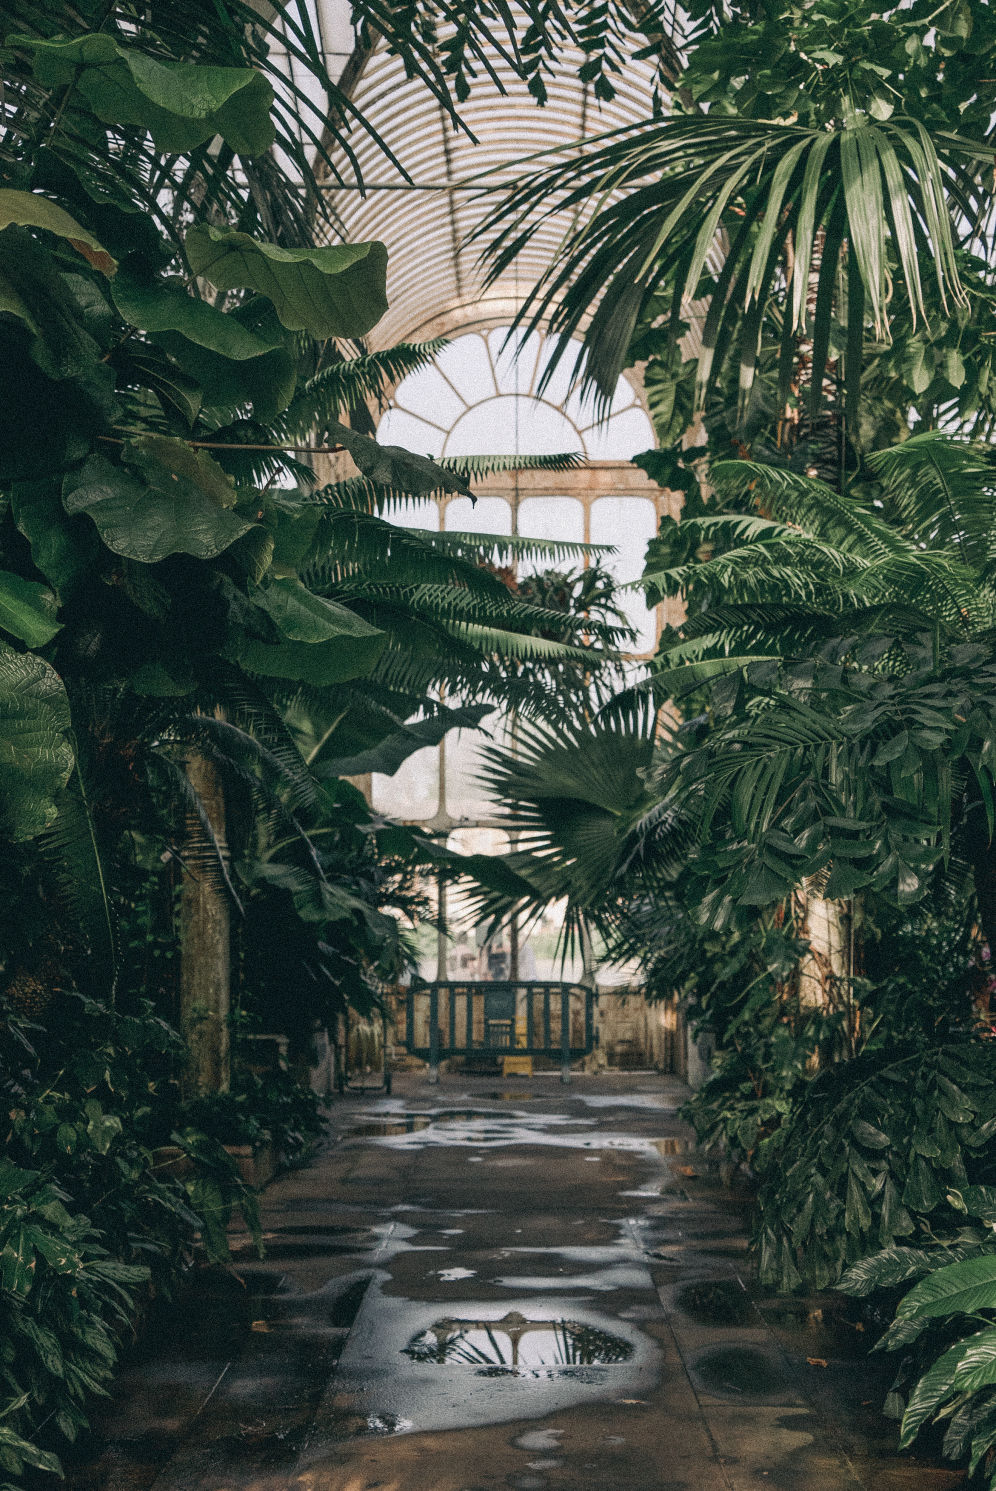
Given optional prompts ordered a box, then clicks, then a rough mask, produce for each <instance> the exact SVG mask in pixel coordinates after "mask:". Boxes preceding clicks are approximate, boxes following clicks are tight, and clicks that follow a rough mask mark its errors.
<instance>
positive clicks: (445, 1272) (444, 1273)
mask: <svg viewBox="0 0 996 1491" xmlns="http://www.w3.org/2000/svg"><path fill="white" fill-rule="evenodd" d="M476 1273H477V1269H476V1268H460V1267H459V1266H457V1267H456V1268H439V1269H437V1270H436V1277H437V1278H439V1279H442V1281H443V1283H444V1284H455V1283H456V1282H457V1281H458V1280H459V1279H472V1278H473V1277H474V1275H475V1274H476Z"/></svg>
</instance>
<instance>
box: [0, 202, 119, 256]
mask: <svg viewBox="0 0 996 1491" xmlns="http://www.w3.org/2000/svg"><path fill="white" fill-rule="evenodd" d="M11 223H16V224H18V226H20V227H22V228H44V229H45V231H46V232H48V233H55V234H56V235H57V236H58V237H59V238H65V239H66V240H67V241H68V242H69V243H70V244H71V245H72V247H73V248H74V249H76V251H77V253H79V254H82V256H83V258H84V259H86V260H87V262H88V263H89V264H92V265H93V267H94V269H99V270H100V272H101V274H106V275H107V276H111V275H113V274H114V273H115V271H116V269H117V262H116V260H115V259H114V258H112V256H111V255H110V254H109V253H108V252H107V250H106V249H105V248H104V246H103V245H102V244H101V243H100V242H98V240H97V239H96V238H95V237H94V236H93V234H92V233H90V232H88V231H87V229H86V228H83V227H81V226H80V224H79V223H78V222H77V221H76V219H75V218H74V217H72V216H71V215H70V214H69V213H68V212H67V211H66V210H65V208H64V207H60V206H59V205H58V203H57V202H52V201H50V200H49V198H48V197H42V196H39V195H38V193H37V192H21V191H15V190H14V189H13V188H11V187H3V188H0V232H2V231H3V229H4V228H8V227H10V225H11Z"/></svg>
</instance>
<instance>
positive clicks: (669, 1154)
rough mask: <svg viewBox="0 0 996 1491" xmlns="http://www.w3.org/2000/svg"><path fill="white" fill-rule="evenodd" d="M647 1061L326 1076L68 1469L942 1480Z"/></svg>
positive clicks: (164, 1486)
mask: <svg viewBox="0 0 996 1491" xmlns="http://www.w3.org/2000/svg"><path fill="white" fill-rule="evenodd" d="M683 1095H684V1093H683V1089H682V1088H681V1086H680V1084H678V1083H677V1082H675V1081H674V1080H673V1079H669V1078H664V1077H658V1076H649V1075H648V1076H645V1075H641V1074H615V1075H613V1076H611V1077H608V1076H607V1077H604V1078H600V1079H596V1078H585V1077H579V1078H578V1079H577V1080H576V1081H575V1082H573V1083H572V1084H571V1085H570V1086H569V1087H567V1088H564V1087H562V1086H561V1084H560V1083H559V1082H558V1081H556V1079H550V1078H545V1077H542V1078H541V1077H536V1078H533V1079H523V1078H517V1079H514V1080H513V1082H511V1083H510V1084H508V1085H507V1086H505V1085H503V1084H502V1083H501V1082H498V1081H497V1080H496V1079H495V1078H490V1079H488V1078H480V1077H478V1078H464V1077H457V1076H453V1077H444V1079H443V1082H442V1084H441V1085H440V1086H439V1087H435V1088H433V1087H429V1086H427V1085H426V1084H425V1083H424V1082H423V1081H422V1080H421V1079H416V1078H403V1079H399V1081H398V1082H397V1084H396V1087H395V1095H394V1096H393V1097H391V1098H383V1097H374V1096H366V1097H363V1096H355V1095H348V1096H347V1097H346V1098H345V1099H344V1100H343V1101H341V1102H340V1103H338V1104H337V1106H336V1110H335V1114H334V1131H333V1135H332V1138H331V1140H330V1142H329V1143H328V1144H327V1145H326V1146H324V1147H323V1149H322V1151H321V1152H320V1153H319V1154H318V1156H317V1157H316V1158H315V1159H314V1160H313V1161H312V1163H311V1164H310V1165H309V1166H308V1167H307V1168H305V1169H302V1170H299V1171H296V1172H292V1173H290V1174H288V1175H285V1176H283V1177H282V1178H281V1179H279V1180H278V1181H277V1182H275V1183H274V1184H273V1185H272V1186H271V1187H270V1188H269V1189H268V1191H267V1192H266V1194H265V1196H264V1200H263V1214H264V1227H265V1237H266V1247H267V1256H266V1259H265V1260H264V1261H257V1260H256V1259H255V1257H254V1256H253V1254H252V1252H251V1250H250V1249H249V1247H248V1246H247V1240H246V1239H245V1238H244V1237H236V1239H235V1247H236V1260H237V1261H236V1265H235V1268H234V1270H233V1271H231V1272H228V1273H226V1272H225V1271H222V1270H203V1271H199V1272H198V1274H197V1275H196V1276H195V1278H194V1279H193V1281H192V1282H191V1285H190V1287H189V1288H188V1289H187V1290H185V1292H184V1295H183V1298H182V1299H181V1300H180V1301H179V1302H178V1303H177V1305H176V1306H174V1307H171V1308H170V1309H168V1310H163V1311H160V1312H159V1314H158V1315H157V1316H156V1317H155V1319H154V1321H153V1328H152V1329H150V1330H149V1331H147V1332H146V1334H145V1338H144V1340H143V1342H142V1343H141V1345H140V1347H139V1348H137V1349H136V1350H135V1351H134V1352H133V1353H132V1355H131V1357H130V1359H129V1361H128V1362H127V1364H126V1369H125V1371H124V1373H123V1375H122V1378H121V1381H120V1385H119V1388H118V1391H117V1393H116V1394H115V1397H114V1398H113V1400H112V1401H111V1402H110V1404H109V1405H108V1407H107V1409H106V1411H105V1412H104V1413H103V1414H102V1417H101V1421H100V1425H99V1432H98V1434H97V1435H96V1436H95V1437H94V1440H93V1441H92V1443H91V1444H90V1445H89V1446H88V1447H87V1451H86V1453H85V1454H84V1455H82V1456H81V1457H80V1459H79V1462H78V1463H77V1464H76V1465H75V1466H73V1467H72V1468H71V1472H70V1476H69V1485H70V1491H249V1488H252V1491H286V1488H291V1491H375V1488H377V1491H499V1488H500V1491H747V1488H748V1487H749V1488H752V1491H757V1488H759V1487H779V1488H784V1491H856V1488H864V1491H900V1488H904V1491H905V1488H910V1491H941V1488H945V1491H946V1488H949V1487H954V1486H957V1485H960V1484H961V1477H960V1476H959V1475H957V1474H955V1473H952V1472H951V1471H949V1470H944V1469H940V1468H938V1466H937V1465H936V1463H933V1462H920V1461H917V1460H915V1459H912V1458H911V1457H909V1456H902V1457H900V1456H898V1455H896V1454H895V1453H894V1450H893V1445H894V1430H893V1429H892V1427H891V1426H890V1425H889V1424H888V1423H887V1422H886V1421H884V1420H883V1419H882V1418H881V1417H880V1415H879V1413H878V1406H879V1404H880V1403H881V1401H882V1397H883V1395H884V1391H885V1388H886V1387H887V1381H885V1380H884V1379H883V1376H882V1372H883V1370H885V1371H887V1370H888V1364H880V1365H876V1366H874V1367H869V1366H867V1365H866V1364H865V1363H864V1361H863V1358H864V1355H865V1350H866V1340H865V1338H864V1337H863V1335H862V1334H861V1333H860V1330H859V1329H858V1328H856V1326H855V1323H854V1322H853V1321H851V1320H850V1319H849V1318H848V1316H847V1302H846V1301H843V1300H840V1299H838V1298H836V1297H834V1296H829V1297H826V1298H823V1299H821V1300H818V1301H814V1300H790V1301H785V1300H777V1299H771V1298H766V1297H763V1296H760V1295H758V1293H757V1291H756V1290H752V1289H751V1287H750V1280H749V1273H748V1271H747V1268H746V1258H745V1242H744V1236H743V1215H742V1211H743V1207H742V1203H741V1202H739V1201H738V1199H737V1197H736V1195H735V1194H733V1193H731V1192H728V1191H723V1190H722V1188H721V1187H719V1185H718V1184H717V1183H716V1181H715V1179H714V1178H713V1177H712V1176H711V1174H710V1171H709V1168H708V1167H707V1166H705V1165H704V1164H703V1163H702V1161H701V1159H699V1158H697V1157H696V1156H695V1155H694V1154H693V1153H692V1151H691V1143H690V1138H689V1133H688V1130H687V1129H686V1128H685V1127H684V1126H683V1125H682V1124H681V1123H680V1122H679V1121H678V1119H677V1117H676V1109H677V1107H678V1105H679V1103H680V1101H681V1099H682V1097H683Z"/></svg>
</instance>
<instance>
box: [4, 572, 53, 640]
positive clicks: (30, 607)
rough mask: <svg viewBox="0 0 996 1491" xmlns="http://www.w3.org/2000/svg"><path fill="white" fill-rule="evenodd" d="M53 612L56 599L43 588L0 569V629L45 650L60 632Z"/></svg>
mask: <svg viewBox="0 0 996 1491" xmlns="http://www.w3.org/2000/svg"><path fill="white" fill-rule="evenodd" d="M55 613H56V599H55V596H54V595H53V594H52V592H51V590H49V589H48V587H47V586H46V585H41V584H39V583H38V581H37V580H25V579H24V578H23V577H22V576H21V575H14V574H11V573H10V572H9V571H8V570H0V629H2V630H3V631H5V632H7V633H8V634H9V635H10V636H12V637H17V638H18V639H19V641H21V642H26V643H27V644H28V646H29V647H44V646H45V643H46V642H51V640H52V638H53V637H54V636H55V634H56V632H58V631H61V629H62V623H61V622H60V621H57V620H56V614H55Z"/></svg>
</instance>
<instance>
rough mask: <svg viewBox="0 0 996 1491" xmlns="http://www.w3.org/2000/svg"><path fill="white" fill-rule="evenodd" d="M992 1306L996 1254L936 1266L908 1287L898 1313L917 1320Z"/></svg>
mask: <svg viewBox="0 0 996 1491" xmlns="http://www.w3.org/2000/svg"><path fill="white" fill-rule="evenodd" d="M992 1309H996V1254H988V1255H985V1256H983V1257H981V1258H968V1259H965V1260H964V1262H962V1263H952V1264H950V1265H949V1266H948V1267H947V1268H939V1269H938V1270H937V1271H936V1272H935V1273H932V1274H930V1275H929V1276H928V1277H927V1278H926V1279H922V1280H921V1281H920V1283H919V1284H917V1285H916V1287H915V1288H914V1289H911V1290H910V1292H909V1294H907V1295H906V1296H905V1297H904V1298H903V1299H902V1301H901V1302H900V1305H899V1309H898V1311H897V1314H898V1315H899V1316H900V1317H901V1318H902V1319H904V1320H918V1319H932V1318H934V1317H936V1316H941V1315H974V1314H976V1313H977V1312H978V1311H979V1310H992Z"/></svg>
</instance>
